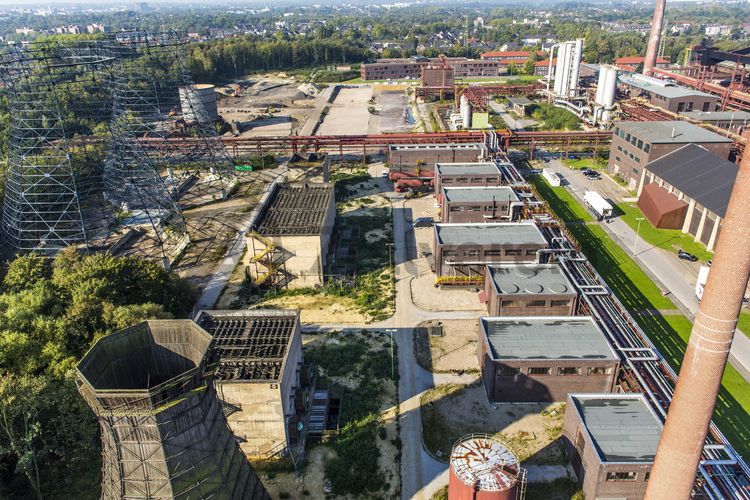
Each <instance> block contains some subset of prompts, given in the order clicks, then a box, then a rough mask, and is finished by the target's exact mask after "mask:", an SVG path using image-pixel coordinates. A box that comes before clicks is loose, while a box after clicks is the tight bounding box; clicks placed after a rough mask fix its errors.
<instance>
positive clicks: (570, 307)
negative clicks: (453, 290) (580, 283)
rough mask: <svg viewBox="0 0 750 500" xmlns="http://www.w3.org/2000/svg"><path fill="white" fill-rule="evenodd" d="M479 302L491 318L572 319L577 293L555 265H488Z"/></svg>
mask: <svg viewBox="0 0 750 500" xmlns="http://www.w3.org/2000/svg"><path fill="white" fill-rule="evenodd" d="M484 280H485V281H484V291H483V292H482V294H481V296H480V300H482V301H483V302H485V303H486V304H487V314H489V315H490V316H572V315H573V314H575V310H576V303H577V298H578V293H577V292H576V289H575V288H574V287H573V283H571V282H570V280H569V279H568V277H567V276H565V274H564V273H563V272H562V270H561V269H560V266H558V265H557V264H490V265H488V266H487V272H486V273H485V277H484Z"/></svg>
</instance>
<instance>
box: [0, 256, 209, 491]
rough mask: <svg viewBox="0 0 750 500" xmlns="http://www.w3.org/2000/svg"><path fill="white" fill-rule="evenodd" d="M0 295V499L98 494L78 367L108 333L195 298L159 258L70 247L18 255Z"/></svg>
mask: <svg viewBox="0 0 750 500" xmlns="http://www.w3.org/2000/svg"><path fill="white" fill-rule="evenodd" d="M0 291H1V293H0V372H1V375H2V376H1V377H0V417H1V418H0V472H1V473H0V497H8V496H11V497H15V498H31V497H37V498H42V497H46V498H98V496H99V467H100V456H99V455H100V451H99V440H98V432H97V425H96V420H95V419H94V416H93V414H92V413H91V411H90V410H89V408H88V407H87V406H86V404H85V403H84V401H83V399H82V398H81V397H80V396H79V395H78V393H77V390H76V385H75V371H74V368H75V365H76V363H77V361H78V359H79V358H80V357H81V356H82V355H83V354H84V353H85V352H86V350H87V349H88V348H89V347H90V346H91V344H92V343H93V342H94V341H95V340H96V339H98V338H100V337H102V336H104V335H107V334H108V333H110V332H112V331H115V330H118V329H121V328H124V327H127V326H130V325H133V324H135V323H137V322H139V321H142V320H144V319H148V318H169V317H173V316H176V317H182V316H185V315H187V314H189V312H190V310H191V308H192V305H193V302H194V300H195V293H194V291H193V290H192V289H191V288H190V287H189V286H188V285H187V283H186V282H184V281H183V280H181V279H179V278H177V277H176V276H174V275H172V274H170V273H168V272H166V271H164V270H163V269H162V268H161V267H160V266H159V265H158V264H157V263H155V262H152V261H147V260H143V259H139V258H135V257H123V258H116V257H113V256H111V255H107V254H103V253H99V254H93V255H89V256H84V255H82V254H79V253H76V252H75V250H73V249H69V250H66V251H64V252H62V253H60V254H59V255H58V256H57V257H56V258H55V259H54V260H48V259H45V258H43V257H40V256H37V255H27V256H24V257H18V258H17V259H15V260H14V261H13V262H11V264H10V265H9V267H8V269H7V272H6V274H5V276H4V278H3V280H2V286H1V289H0ZM24 476H25V479H26V480H25V481H24V480H23V479H22V478H23V477H24Z"/></svg>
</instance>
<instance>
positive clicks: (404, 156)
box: [388, 142, 487, 167]
mask: <svg viewBox="0 0 750 500" xmlns="http://www.w3.org/2000/svg"><path fill="white" fill-rule="evenodd" d="M485 158H487V148H486V147H485V145H484V144H480V143H469V142H466V143H450V144H391V145H389V146H388V164H389V165H390V166H391V167H413V166H415V165H417V164H418V163H419V164H422V165H432V164H434V163H440V162H478V161H482V160H484V159H485Z"/></svg>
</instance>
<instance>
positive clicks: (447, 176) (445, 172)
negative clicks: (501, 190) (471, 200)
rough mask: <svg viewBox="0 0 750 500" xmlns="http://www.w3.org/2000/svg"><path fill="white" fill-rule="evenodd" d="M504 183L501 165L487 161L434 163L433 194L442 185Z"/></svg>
mask: <svg viewBox="0 0 750 500" xmlns="http://www.w3.org/2000/svg"><path fill="white" fill-rule="evenodd" d="M504 183H505V176H504V175H503V171H502V168H501V166H500V165H499V164H498V163H496V162H492V161H487V162H453V163H449V162H437V163H435V194H436V196H439V195H440V193H441V192H442V190H443V188H444V187H446V188H447V187H470V186H473V187H485V186H499V185H501V184H504Z"/></svg>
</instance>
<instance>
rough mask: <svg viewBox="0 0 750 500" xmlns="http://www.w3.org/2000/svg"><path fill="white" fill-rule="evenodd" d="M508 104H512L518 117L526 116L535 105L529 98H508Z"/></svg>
mask: <svg viewBox="0 0 750 500" xmlns="http://www.w3.org/2000/svg"><path fill="white" fill-rule="evenodd" d="M546 74H547V73H545V75H546ZM508 104H510V106H511V107H512V108H513V111H514V112H515V113H516V114H517V115H518V116H526V114H527V111H528V108H529V106H531V105H532V104H534V102H533V101H531V100H530V99H529V98H528V97H508Z"/></svg>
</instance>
